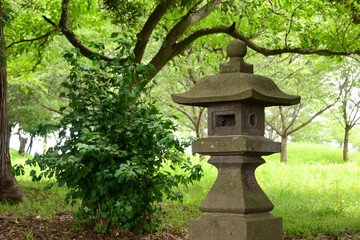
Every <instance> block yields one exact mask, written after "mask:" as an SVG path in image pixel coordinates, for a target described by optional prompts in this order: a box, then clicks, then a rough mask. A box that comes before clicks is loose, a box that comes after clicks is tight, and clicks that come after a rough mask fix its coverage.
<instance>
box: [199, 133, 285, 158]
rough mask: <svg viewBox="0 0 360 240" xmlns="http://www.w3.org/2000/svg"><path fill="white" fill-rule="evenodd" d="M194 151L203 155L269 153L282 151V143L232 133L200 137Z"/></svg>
mask: <svg viewBox="0 0 360 240" xmlns="http://www.w3.org/2000/svg"><path fill="white" fill-rule="evenodd" d="M192 151H193V152H194V153H200V154H203V155H212V156H216V155H244V154H248V155H269V154H273V153H278V152H280V151H281V143H278V142H274V141H272V140H270V139H267V138H264V137H262V136H249V135H232V136H215V137H210V136H209V137H208V138H203V139H200V140H198V141H196V142H193V143H192Z"/></svg>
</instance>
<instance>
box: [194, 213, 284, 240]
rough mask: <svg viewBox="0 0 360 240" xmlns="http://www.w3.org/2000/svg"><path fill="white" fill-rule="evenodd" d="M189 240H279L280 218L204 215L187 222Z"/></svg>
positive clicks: (280, 236) (249, 215) (228, 214)
mask: <svg viewBox="0 0 360 240" xmlns="http://www.w3.org/2000/svg"><path fill="white" fill-rule="evenodd" d="M188 230H189V239H196V240H249V239H251V240H279V239H282V222H281V217H276V216H273V215H272V214H270V213H257V214H256V213H254V214H231V213H205V214H204V215H203V216H201V217H199V218H196V219H192V220H190V221H189V228H188Z"/></svg>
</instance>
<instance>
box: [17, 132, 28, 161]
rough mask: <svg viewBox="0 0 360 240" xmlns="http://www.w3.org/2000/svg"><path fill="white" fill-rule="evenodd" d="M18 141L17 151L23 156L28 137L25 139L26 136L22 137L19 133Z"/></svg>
mask: <svg viewBox="0 0 360 240" xmlns="http://www.w3.org/2000/svg"><path fill="white" fill-rule="evenodd" d="M19 141H20V147H19V153H20V154H22V155H23V156H25V154H26V151H25V147H26V144H27V141H28V139H27V138H23V137H22V136H21V135H20V134H19Z"/></svg>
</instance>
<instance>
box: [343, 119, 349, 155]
mask: <svg viewBox="0 0 360 240" xmlns="http://www.w3.org/2000/svg"><path fill="white" fill-rule="evenodd" d="M350 130H351V127H350V126H348V125H346V126H345V135H344V146H343V160H344V162H347V161H349V135H350Z"/></svg>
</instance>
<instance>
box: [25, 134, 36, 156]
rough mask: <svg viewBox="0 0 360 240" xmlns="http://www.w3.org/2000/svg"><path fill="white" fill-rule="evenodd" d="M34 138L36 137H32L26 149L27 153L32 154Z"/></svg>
mask: <svg viewBox="0 0 360 240" xmlns="http://www.w3.org/2000/svg"><path fill="white" fill-rule="evenodd" d="M33 140H34V137H32V136H31V137H30V143H29V146H28V148H27V150H26V152H27V153H29V154H31V150H32V145H33Z"/></svg>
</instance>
